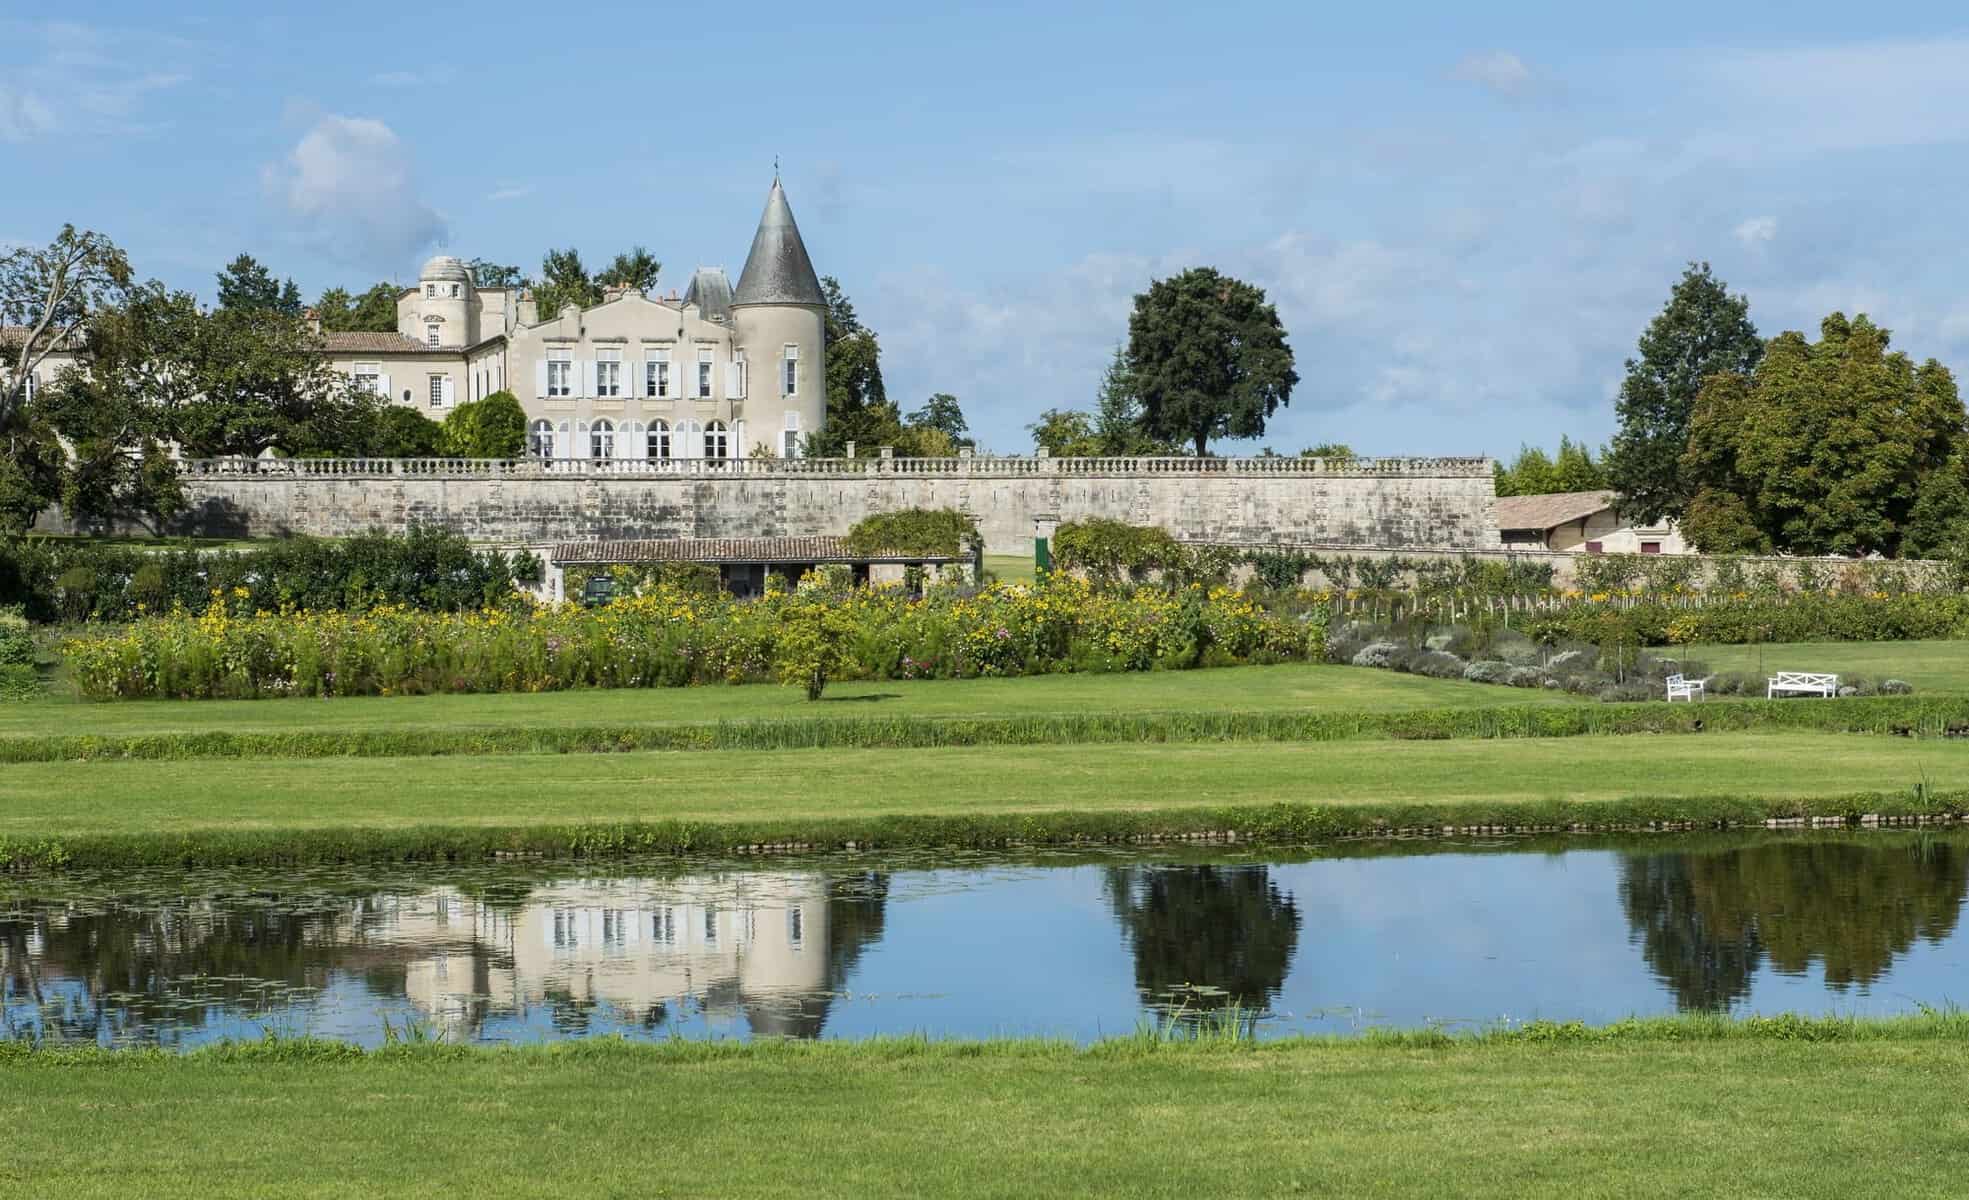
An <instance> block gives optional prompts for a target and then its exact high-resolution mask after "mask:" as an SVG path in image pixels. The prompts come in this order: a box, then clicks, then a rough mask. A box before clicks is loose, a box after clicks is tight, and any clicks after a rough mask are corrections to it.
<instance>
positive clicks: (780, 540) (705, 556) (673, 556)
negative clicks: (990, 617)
mask: <svg viewBox="0 0 1969 1200" xmlns="http://www.w3.org/2000/svg"><path fill="white" fill-rule="evenodd" d="M553 559H554V562H556V563H558V564H560V565H562V566H566V565H568V564H570V563H645V562H700V563H825V562H884V561H907V562H949V561H951V560H950V559H948V558H945V557H942V556H939V555H927V556H926V555H920V554H912V555H898V554H855V553H852V552H850V551H849V549H848V539H847V538H844V537H743V538H665V539H654V538H652V539H646V540H640V541H622V542H562V543H560V544H559V545H557V546H555V547H554V550H553Z"/></svg>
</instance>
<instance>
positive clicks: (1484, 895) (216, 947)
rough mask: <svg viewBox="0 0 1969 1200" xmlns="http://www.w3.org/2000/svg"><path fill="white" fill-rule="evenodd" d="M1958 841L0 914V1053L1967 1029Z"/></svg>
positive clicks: (1771, 842)
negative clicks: (1694, 1013) (1835, 1021)
mask: <svg viewBox="0 0 1969 1200" xmlns="http://www.w3.org/2000/svg"><path fill="white" fill-rule="evenodd" d="M1965 891H1969V838H1964V837H1958V836H1950V835H1934V836H1926V835H1923V836H1917V835H1913V834H1899V833H1886V832H1877V833H1868V834H1839V835H1803V834H1801V835H1796V836H1789V837H1786V836H1762V835H1759V836H1748V835H1746V836H1742V837H1733V838H1720V839H1719V838H1708V839H1671V838H1666V837H1657V838H1653V839H1642V840H1635V839H1628V840H1624V841H1598V842H1594V841H1585V840H1580V839H1573V840H1559V841H1511V842H1462V843H1454V842H1429V843H1415V844H1408V845H1401V846H1396V845H1390V844H1386V843H1380V844H1357V845H1353V846H1341V847H1327V848H1322V849H1319V850H1306V851H1299V852H1290V851H1287V852H1280V851H1278V850H1275V849H1274V850H1266V851H1264V852H1262V854H1258V855H1255V856H1237V855H1226V854H1221V853H1218V854H1209V855H1202V854H1185V853H1183V852H1179V851H1174V852H1163V853H1160V854H1158V855H1156V856H1153V857H1130V856H1116V855H1086V854H1057V855H1029V856H1025V857H1020V858H1005V857H985V856H971V855H956V856H953V855H949V854H945V855H937V856H918V857H869V856H862V857H815V858H806V859H787V860H781V861H776V862H772V863H765V864H760V863H756V862H755V863H750V864H747V863H738V862H730V861H702V862H679V861H678V860H675V859H669V860H662V861H650V862H633V861H632V862H621V863H612V864H609V865H607V866H605V867H600V866H593V865H590V866H586V867H572V866H568V865H565V864H563V865H560V866H558V867H553V866H549V867H535V868H520V869H512V868H503V867H502V868H494V867H490V866H486V867H478V868H469V869H467V868H449V869H425V870H421V871H416V872H410V871H406V870H403V869H397V870H394V871H386V872H381V873H379V872H377V871H375V870H373V869H372V870H364V869H355V868H346V869H333V870H320V871H313V872H309V871H295V870H285V871H281V872H277V873H276V872H241V871H231V872H222V873H183V872H180V873H171V874H131V873H123V874H119V875H116V876H103V877H93V878H92V877H87V876H68V877H63V878H61V879H59V880H54V879H45V878H44V879H17V880H12V881H6V880H0V1026H3V1027H0V1036H6V1037H11V1038H41V1039H47V1040H50V1041H53V1040H69V1041H83V1042H98V1043H101V1044H104V1045H123V1044H146V1043H150V1044H165V1045H192V1044H196V1043H198V1042H203V1041H209V1040H213V1039H216V1038H221V1037H235V1038H237V1037H259V1036H262V1035H263V1034H265V1033H267V1032H269V1031H271V1032H273V1033H276V1034H279V1035H281V1036H299V1035H303V1034H310V1035H315V1036H324V1037H336V1038H344V1039H349V1040H352V1041H357V1042H363V1043H370V1044H373V1043H375V1042H378V1041H381V1040H383V1038H384V1036H385V1035H384V1029H385V1024H386V1023H387V1024H389V1025H390V1026H392V1027H395V1028H396V1029H404V1028H406V1027H408V1028H413V1029H416V1030H418V1031H420V1032H421V1033H423V1034H426V1035H442V1036H444V1037H447V1038H452V1039H456V1040H466V1041H525V1040H536V1039H545V1038H563V1037H582V1036H590V1035H596V1034H614V1033H620V1034H626V1035H628V1036H631V1037H672V1036H682V1037H694V1038H705V1037H710V1038H745V1037H753V1036H772V1035H781V1036H793V1037H847V1038H855V1037H865V1036H868V1035H871V1034H879V1033H926V1034H929V1035H931V1036H940V1037H942V1036H966V1037H983V1036H990V1035H997V1034H1029V1035H1052V1036H1064V1037H1070V1038H1075V1039H1080V1040H1088V1039H1093V1038H1097V1037H1101V1036H1106V1035H1115V1034H1125V1033H1128V1032H1131V1031H1133V1030H1134V1029H1136V1028H1137V1027H1139V1026H1140V1025H1142V1024H1143V1023H1144V1022H1152V1021H1156V1020H1159V1019H1166V1018H1167V1017H1168V1016H1169V1014H1171V1013H1175V1014H1177V1017H1178V1019H1184V1018H1187V1017H1189V1016H1192V1015H1194V1014H1196V1013H1199V1012H1208V1011H1209V1010H1212V1009H1216V1008H1222V1007H1224V1006H1227V1005H1230V1004H1236V1005H1238V1006H1239V1008H1240V1010H1241V1011H1243V1012H1248V1013H1259V1014H1262V1016H1260V1017H1259V1018H1258V1019H1257V1023H1256V1025H1257V1030H1258V1033H1259V1034H1260V1035H1261V1036H1280V1035H1287V1034H1293V1033H1303V1032H1317V1033H1336V1032H1337V1033H1348V1032H1357V1031H1360V1030H1362V1029H1366V1028H1370V1027H1374V1026H1399V1027H1418V1026H1425V1025H1431V1024H1434V1025H1442V1026H1446V1027H1451V1028H1466V1027H1482V1026H1488V1025H1495V1024H1499V1023H1504V1022H1519V1021H1524V1020H1529V1019H1533V1018H1539V1017H1543V1018H1550V1019H1555V1020H1570V1019H1581V1020H1586V1021H1592V1022H1599V1021H1608V1020H1615V1019H1618V1018H1620V1017H1624V1016H1627V1015H1630V1014H1653V1013H1671V1012H1676V1011H1688V1010H1727V1011H1731V1012H1737V1013H1747V1012H1780V1011H1793V1012H1805V1013H1826V1012H1830V1013H1843V1014H1864V1015H1884V1014H1891V1013H1901V1012H1908V1011H1912V1010H1914V1009H1915V1008H1917V1007H1918V1006H1920V1005H1923V1004H1927V1005H1934V1006H1942V1005H1946V1004H1949V1003H1952V1002H1960V1001H1963V1000H1965V999H1969V943H1965V935H1964V933H1963V932H1962V930H1961V929H1960V918H1961V914H1962V906H1963V899H1964V895H1965Z"/></svg>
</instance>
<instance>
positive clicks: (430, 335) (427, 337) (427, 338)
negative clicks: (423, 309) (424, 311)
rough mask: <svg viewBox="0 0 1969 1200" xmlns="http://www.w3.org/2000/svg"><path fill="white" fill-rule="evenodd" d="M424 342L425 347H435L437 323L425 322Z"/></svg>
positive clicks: (436, 342)
mask: <svg viewBox="0 0 1969 1200" xmlns="http://www.w3.org/2000/svg"><path fill="white" fill-rule="evenodd" d="M424 342H425V344H426V345H431V346H435V345H437V344H438V323H437V322H436V321H427V322H425V324H424Z"/></svg>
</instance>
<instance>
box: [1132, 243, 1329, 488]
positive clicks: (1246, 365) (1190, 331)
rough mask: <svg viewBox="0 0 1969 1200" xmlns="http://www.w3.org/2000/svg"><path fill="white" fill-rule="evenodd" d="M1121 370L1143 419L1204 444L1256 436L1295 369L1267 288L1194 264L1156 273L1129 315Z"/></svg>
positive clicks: (1285, 396) (1158, 433)
mask: <svg viewBox="0 0 1969 1200" xmlns="http://www.w3.org/2000/svg"><path fill="white" fill-rule="evenodd" d="M1128 378H1129V381H1130V386H1131V387H1132V388H1133V390H1134V392H1135V395H1136V397H1137V398H1138V399H1139V401H1140V402H1141V406H1142V416H1141V423H1142V427H1143V428H1144V429H1145V430H1146V431H1147V432H1148V433H1149V434H1150V435H1151V436H1153V437H1158V438H1163V439H1166V440H1168V441H1172V442H1183V443H1187V444H1190V445H1192V446H1194V447H1195V448H1196V452H1197V454H1199V455H1201V454H1203V453H1204V452H1205V451H1206V449H1207V448H1208V445H1209V442H1210V439H1212V438H1227V437H1229V438H1254V437H1258V436H1260V435H1262V434H1263V433H1264V432H1265V422H1266V420H1267V419H1269V418H1270V417H1271V415H1272V413H1273V412H1275V411H1276V410H1277V409H1278V407H1279V406H1280V405H1282V404H1287V403H1289V402H1290V401H1291V399H1292V388H1293V386H1294V385H1295V384H1297V383H1298V382H1299V375H1298V373H1297V372H1296V371H1294V370H1293V367H1292V348H1291V346H1289V345H1287V344H1286V340H1285V327H1284V326H1283V325H1281V324H1280V323H1279V319H1278V310H1277V309H1275V308H1274V307H1273V306H1272V305H1271V304H1270V303H1269V302H1268V301H1267V300H1266V299H1265V293H1264V290H1263V289H1261V288H1258V287H1256V286H1254V285H1252V284H1249V283H1245V282H1243V281H1241V280H1237V279H1232V278H1230V277H1229V276H1226V275H1221V274H1219V273H1218V272H1217V271H1215V270H1214V269H1212V268H1210V267H1197V268H1194V269H1192V270H1188V271H1185V272H1183V273H1182V274H1181V275H1177V276H1175V277H1174V278H1171V279H1159V280H1157V281H1156V282H1154V283H1153V284H1150V285H1149V290H1148V291H1146V292H1143V293H1142V294H1141V295H1139V296H1136V297H1135V311H1134V313H1133V314H1132V315H1131V316H1130V317H1129V318H1128Z"/></svg>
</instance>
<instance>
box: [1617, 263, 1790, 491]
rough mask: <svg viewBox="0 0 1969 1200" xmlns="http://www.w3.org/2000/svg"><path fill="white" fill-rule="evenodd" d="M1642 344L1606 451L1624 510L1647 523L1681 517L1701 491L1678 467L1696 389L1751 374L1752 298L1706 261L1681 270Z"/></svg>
mask: <svg viewBox="0 0 1969 1200" xmlns="http://www.w3.org/2000/svg"><path fill="white" fill-rule="evenodd" d="M1638 349H1639V352H1640V353H1639V356H1638V357H1636V358H1630V359H1628V360H1627V377H1626V378H1625V379H1623V380H1622V381H1621V385H1620V396H1619V398H1618V399H1616V400H1615V401H1614V412H1615V415H1616V416H1617V417H1618V418H1619V422H1620V428H1619V430H1618V432H1616V433H1615V434H1614V440H1613V446H1612V449H1611V450H1610V451H1609V452H1608V455H1607V463H1606V467H1607V477H1608V482H1609V484H1610V485H1611V486H1612V488H1613V490H1614V491H1615V492H1616V493H1618V494H1619V497H1620V508H1621V511H1622V512H1625V513H1628V514H1630V515H1631V516H1633V517H1634V518H1636V519H1638V520H1641V521H1644V522H1652V521H1656V520H1659V519H1660V518H1662V517H1663V516H1668V517H1675V518H1680V517H1681V516H1682V515H1683V514H1684V513H1685V512H1686V511H1687V509H1688V506H1689V503H1690V501H1692V500H1693V499H1694V498H1695V491H1696V489H1695V488H1694V487H1693V486H1691V484H1690V481H1689V480H1688V479H1686V478H1685V477H1684V475H1683V473H1682V470H1681V462H1682V455H1683V453H1684V452H1685V451H1687V449H1688V444H1689V424H1690V421H1691V419H1692V417H1693V414H1694V411H1695V403H1696V395H1697V393H1698V392H1700V391H1701V390H1702V385H1703V381H1704V380H1707V379H1709V378H1710V377H1711V376H1713V375H1719V374H1736V375H1745V374H1749V373H1750V372H1751V371H1752V370H1754V369H1755V368H1756V366H1757V362H1758V360H1759V359H1760V358H1761V357H1763V353H1764V343H1763V342H1762V340H1761V339H1759V338H1758V336H1757V327H1756V326H1754V325H1752V324H1751V323H1750V302H1749V301H1748V300H1746V299H1744V298H1743V297H1742V296H1732V295H1731V294H1730V292H1729V289H1728V288H1727V287H1726V286H1725V285H1724V283H1723V281H1722V280H1720V279H1717V278H1716V277H1715V276H1714V275H1712V274H1710V271H1709V264H1708V263H1706V262H1704V263H1690V264H1689V265H1688V267H1687V269H1685V270H1684V271H1683V272H1682V278H1681V279H1680V280H1679V281H1677V283H1676V284H1675V287H1674V289H1673V290H1672V291H1671V292H1670V293H1669V295H1668V302H1667V303H1666V304H1664V305H1663V306H1662V309H1661V312H1660V313H1659V314H1658V315H1657V316H1656V317H1655V319H1654V320H1653V321H1651V322H1649V323H1648V327H1647V329H1646V330H1644V331H1643V332H1642V334H1641V340H1640V344H1639V347H1638Z"/></svg>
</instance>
